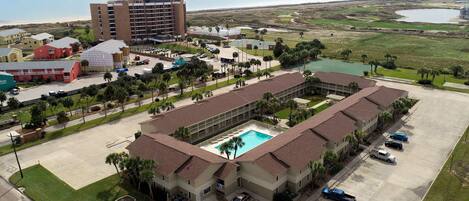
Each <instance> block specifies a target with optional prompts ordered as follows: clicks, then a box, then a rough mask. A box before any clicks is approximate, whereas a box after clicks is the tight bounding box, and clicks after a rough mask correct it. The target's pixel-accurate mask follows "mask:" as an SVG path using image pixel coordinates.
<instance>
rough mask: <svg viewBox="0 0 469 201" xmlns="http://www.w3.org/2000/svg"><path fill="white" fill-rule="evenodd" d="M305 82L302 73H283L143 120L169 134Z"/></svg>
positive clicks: (155, 129)
mask: <svg viewBox="0 0 469 201" xmlns="http://www.w3.org/2000/svg"><path fill="white" fill-rule="evenodd" d="M303 82H304V78H303V76H302V75H301V74H300V73H289V74H284V75H280V76H278V77H275V78H273V79H269V80H264V81H261V82H259V83H257V84H253V85H249V86H246V87H244V88H241V89H238V90H233V91H231V92H228V93H225V94H222V95H218V96H214V97H212V98H209V99H206V100H204V101H201V102H200V103H197V104H191V105H188V106H185V107H181V108H178V109H176V110H173V111H170V112H167V113H164V114H162V115H160V116H158V117H156V118H154V119H152V120H149V121H146V122H142V123H141V124H147V125H150V126H152V127H153V132H155V133H160V134H167V135H169V134H172V133H174V131H175V130H176V129H177V128H179V127H182V126H186V127H187V126H189V125H192V124H195V123H198V122H201V121H203V120H206V119H209V118H210V117H213V116H216V115H218V114H221V113H224V112H226V111H230V110H233V109H236V108H239V107H241V106H244V105H247V104H249V103H252V102H255V101H257V100H259V99H261V97H262V95H263V94H264V93H267V92H271V93H272V94H276V93H279V92H281V91H284V90H286V89H288V88H290V87H292V86H295V85H299V84H302V83H303Z"/></svg>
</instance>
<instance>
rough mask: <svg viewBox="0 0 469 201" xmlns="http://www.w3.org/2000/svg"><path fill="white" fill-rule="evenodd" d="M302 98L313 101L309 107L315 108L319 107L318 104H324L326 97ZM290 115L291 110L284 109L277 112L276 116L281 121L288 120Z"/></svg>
mask: <svg viewBox="0 0 469 201" xmlns="http://www.w3.org/2000/svg"><path fill="white" fill-rule="evenodd" d="M302 98H303V99H308V100H311V101H310V102H309V103H308V107H313V106H315V105H317V104H318V103H320V102H322V101H323V100H324V99H325V98H324V97H321V96H305V97H302ZM320 111H322V110H320ZM320 111H316V112H320ZM289 114H290V108H284V109H282V110H280V111H278V112H276V113H275V116H277V117H278V118H279V119H288V115H289Z"/></svg>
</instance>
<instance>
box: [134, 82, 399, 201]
mask: <svg viewBox="0 0 469 201" xmlns="http://www.w3.org/2000/svg"><path fill="white" fill-rule="evenodd" d="M340 76H341V75H340ZM341 78H343V77H341ZM352 78H353V79H350V80H347V81H346V82H349V83H350V82H351V81H354V82H356V81H357V80H356V79H363V80H360V82H362V81H363V82H368V83H369V85H370V86H369V87H364V88H363V89H362V90H360V91H358V92H357V93H355V94H352V95H350V94H348V95H350V96H349V97H347V98H346V99H344V100H342V101H340V102H338V103H337V104H335V105H333V106H331V107H330V108H328V109H326V110H324V111H323V112H321V113H319V114H317V115H314V116H313V117H311V118H309V119H307V120H306V121H304V122H302V123H300V124H298V125H296V126H294V127H292V128H290V129H288V130H287V131H285V132H284V133H282V134H280V135H278V136H276V137H274V138H272V139H271V140H269V141H267V142H265V143H263V144H261V145H259V146H258V147H255V148H254V149H252V150H250V151H248V152H246V153H245V154H242V155H240V156H239V157H238V158H236V159H234V160H227V159H225V158H224V157H221V156H219V155H217V154H214V153H212V152H209V151H205V150H203V149H201V148H199V147H198V146H195V145H193V144H189V143H187V142H183V141H179V140H177V139H175V138H173V137H172V136H171V135H172V134H173V133H174V131H175V130H176V129H177V128H179V127H181V126H184V127H186V128H189V130H190V133H191V134H192V136H191V139H190V142H191V143H196V142H200V141H202V140H204V139H207V138H209V137H211V136H214V135H217V134H218V133H219V132H221V131H223V130H226V129H227V128H231V127H233V126H235V125H238V124H240V123H243V122H246V121H247V120H249V119H251V118H253V117H254V116H255V113H254V111H255V103H256V101H257V100H260V99H261V98H262V95H263V94H264V93H266V92H271V93H272V94H273V95H274V96H276V97H277V98H279V99H280V100H282V101H285V100H288V99H292V98H295V97H298V96H302V95H303V94H305V92H306V91H305V90H306V85H305V82H304V81H305V80H304V78H303V77H302V75H301V74H299V73H291V74H285V75H281V76H278V77H276V78H273V79H269V80H264V81H262V82H259V83H257V84H253V85H250V86H247V87H244V88H241V89H239V90H233V91H231V92H229V93H226V94H223V95H219V96H215V97H213V98H210V99H208V100H206V101H202V102H200V103H197V104H193V105H189V106H186V107H182V108H179V109H176V110H173V111H170V112H167V113H165V114H162V115H160V116H158V117H156V118H154V119H152V120H150V121H147V122H143V123H141V127H142V132H143V133H144V135H143V136H142V137H140V138H138V139H137V140H136V141H135V142H133V143H132V144H130V145H129V147H128V150H129V152H130V155H131V156H133V157H140V158H143V159H151V160H154V161H155V162H156V163H157V164H158V165H157V168H156V177H155V179H154V181H155V184H156V185H157V186H160V187H163V188H164V189H165V190H166V191H167V192H168V195H167V196H168V198H172V197H173V196H174V195H182V196H184V197H186V198H188V199H189V200H197V201H198V200H204V199H205V198H207V197H208V196H213V195H215V194H216V195H218V196H227V195H230V194H232V193H234V192H235V191H236V190H238V189H246V190H248V191H250V192H253V193H255V194H257V195H259V196H261V197H263V198H265V199H267V200H272V198H273V196H274V194H275V193H277V192H283V191H284V190H286V189H288V190H290V191H292V192H298V191H299V190H300V189H302V188H303V187H305V186H306V185H307V184H308V183H309V182H311V179H312V176H311V173H310V168H309V164H310V162H311V161H321V160H322V155H323V154H324V152H325V151H326V150H333V151H335V152H336V153H338V154H341V153H342V152H344V151H345V150H346V148H347V142H346V140H345V138H346V137H347V136H348V135H351V134H353V133H354V132H357V131H358V130H363V131H365V132H371V131H373V130H374V129H375V128H376V124H377V121H376V119H377V118H378V115H379V114H380V113H381V112H383V111H385V110H387V109H389V108H390V107H391V104H392V103H393V102H394V101H396V100H398V99H399V98H401V97H406V96H407V94H408V93H407V92H406V91H402V90H397V89H392V88H387V87H378V86H374V82H373V81H369V80H366V79H364V78H359V77H356V76H353V77H352ZM332 80H334V79H332ZM328 82H330V81H326V79H325V80H321V83H328ZM343 83H345V82H343V81H342V80H341V82H340V83H328V84H336V85H344V84H343ZM319 86H321V85H319Z"/></svg>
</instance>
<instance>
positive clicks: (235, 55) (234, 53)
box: [233, 52, 239, 63]
mask: <svg viewBox="0 0 469 201" xmlns="http://www.w3.org/2000/svg"><path fill="white" fill-rule="evenodd" d="M235 58H238V63H239V54H238V52H233V59H235Z"/></svg>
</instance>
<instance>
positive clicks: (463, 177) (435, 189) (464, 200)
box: [424, 128, 469, 201]
mask: <svg viewBox="0 0 469 201" xmlns="http://www.w3.org/2000/svg"><path fill="white" fill-rule="evenodd" d="M468 136H469V128H468V129H467V130H466V133H465V135H464V136H463V137H462V138H461V140H460V141H459V143H458V144H457V145H456V148H455V149H454V150H453V153H452V154H451V156H450V157H449V159H448V161H446V163H445V165H444V167H443V169H442V170H441V172H440V174H439V175H438V177H437V178H436V180H435V182H434V183H433V185H432V186H431V188H430V190H429V191H428V194H427V196H426V197H425V199H424V201H449V200H451V201H452V200H454V201H469V137H468Z"/></svg>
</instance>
